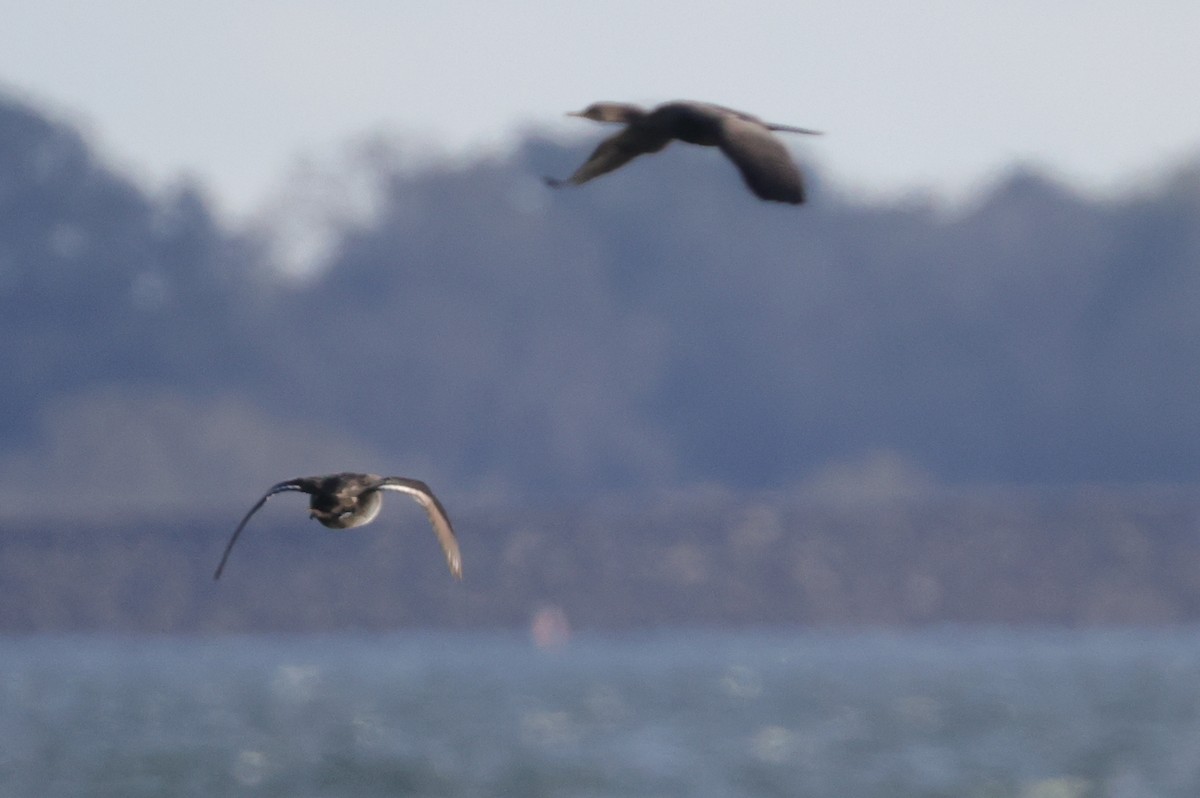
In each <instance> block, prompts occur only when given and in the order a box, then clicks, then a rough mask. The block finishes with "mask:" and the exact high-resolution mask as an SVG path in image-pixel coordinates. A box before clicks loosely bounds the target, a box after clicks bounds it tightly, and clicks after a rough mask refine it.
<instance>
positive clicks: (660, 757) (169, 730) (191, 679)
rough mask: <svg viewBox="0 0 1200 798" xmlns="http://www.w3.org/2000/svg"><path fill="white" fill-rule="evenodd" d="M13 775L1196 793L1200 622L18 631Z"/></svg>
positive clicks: (48, 783)
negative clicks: (125, 633)
mask: <svg viewBox="0 0 1200 798" xmlns="http://www.w3.org/2000/svg"><path fill="white" fill-rule="evenodd" d="M0 785H2V789H0V794H3V795H4V796H38V797H39V798H47V797H49V796H84V795H86V796H121V798H135V797H136V796H218V795H248V796H289V798H297V797H299V798H303V797H305V796H377V795H379V796H382V795H388V796H394V795H421V796H522V797H525V796H531V797H535V796H587V797H588V798H601V797H602V796H623V797H628V796H700V797H701V798H703V797H704V796H829V797H830V798H834V797H836V798H885V797H886V798H909V797H910V796H911V797H913V798H915V797H916V796H921V798H933V797H935V796H946V798H1006V797H1007V796H1013V797H1014V798H1098V797H1100V796H1104V797H1105V798H1142V797H1143V796H1146V797H1153V798H1158V797H1159V796H1180V797H1181V798H1183V797H1184V796H1186V798H1195V796H1197V795H1200V634H1197V632H1196V630H1192V629H1181V630H1172V631H1154V632H1150V631H1121V632H1050V631H1041V632H1011V631H999V630H943V631H940V632H922V633H902V634H901V633H886V632H870V633H815V632H796V633H782V632H779V633H761V634H760V633H730V634H718V633H682V632H679V633H672V634H657V635H652V636H634V637H621V638H603V637H589V636H581V635H576V636H575V637H574V638H572V639H571V640H570V642H569V643H568V644H566V645H565V646H564V647H562V648H561V649H558V650H553V651H545V650H539V649H537V648H536V647H535V646H533V645H532V644H531V643H530V642H529V640H528V638H526V637H524V636H519V635H511V636H505V635H489V634H440V633H439V634H432V633H429V634H424V633H423V634H404V635H393V636H383V637H350V636H347V637H297V638H286V639H276V638H207V639H189V638H132V639H128V638H115V637H33V638H0Z"/></svg>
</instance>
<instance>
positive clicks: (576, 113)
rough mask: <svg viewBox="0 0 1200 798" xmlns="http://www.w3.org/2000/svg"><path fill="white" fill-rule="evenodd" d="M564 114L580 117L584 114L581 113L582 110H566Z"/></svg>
mask: <svg viewBox="0 0 1200 798" xmlns="http://www.w3.org/2000/svg"><path fill="white" fill-rule="evenodd" d="M566 115H567V116H579V117H582V116H583V115H584V114H583V111H567V113H566Z"/></svg>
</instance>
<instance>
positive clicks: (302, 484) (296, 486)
mask: <svg viewBox="0 0 1200 798" xmlns="http://www.w3.org/2000/svg"><path fill="white" fill-rule="evenodd" d="M313 487H314V485H313V480H312V478H310V477H298V478H296V479H289V480H288V481H287V482H280V483H279V484H278V485H274V486H272V487H271V489H270V490H268V491H267V492H266V493H265V494H264V495H263V497H262V498H261V499H259V500H258V502H257V503H255V505H254V506H253V507H251V508H250V512H248V513H246V515H245V517H244V518H242V522H241V523H240V524H238V525H237V529H235V530H233V536H232V537H230V538H229V542H228V543H226V544H225V553H224V554H222V555H221V562H220V564H219V565H218V566H217V570H216V572H215V573H213V579H214V580H216V579H220V578H221V572H222V571H224V570H225V561H226V560H228V559H229V552H231V551H233V544H234V543H237V539H238V535H240V534H242V529H243V527H245V526H246V522H247V521H249V520H250V516H252V515H254V514H255V513H257V512H258V510H259V508H260V507H262V506H263V505H264V504H266V503H267V499H269V498H271V497H272V496H274V495H275V494H276V493H283V492H284V491H287V490H299V491H304V492H305V493H312V491H313Z"/></svg>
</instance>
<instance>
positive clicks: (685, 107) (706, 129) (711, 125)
mask: <svg viewBox="0 0 1200 798" xmlns="http://www.w3.org/2000/svg"><path fill="white" fill-rule="evenodd" d="M635 124H637V123H635ZM640 124H643V125H645V126H646V127H648V128H650V129H652V130H656V131H663V133H664V134H665V135H666V139H667V142H670V140H671V139H673V138H674V139H679V140H680V141H683V142H687V143H688V144H699V145H700V146H701V147H716V146H719V145H720V143H721V125H720V121H719V119H718V118H716V117H714V116H713V115H712V114H708V113H703V112H701V110H700V108H698V107H697V105H696V104H694V103H666V104H665V105H660V106H658V107H657V108H655V109H654V110H653V111H651V112H650V113H648V114H646V116H645V117H643V119H642V121H641V123H640ZM664 146H666V145H665V144H664Z"/></svg>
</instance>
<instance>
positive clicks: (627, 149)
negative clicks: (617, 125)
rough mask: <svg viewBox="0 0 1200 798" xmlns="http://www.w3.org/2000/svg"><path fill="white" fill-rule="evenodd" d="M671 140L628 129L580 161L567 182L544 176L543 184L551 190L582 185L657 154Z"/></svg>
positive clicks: (615, 135) (610, 137) (607, 139)
mask: <svg viewBox="0 0 1200 798" xmlns="http://www.w3.org/2000/svg"><path fill="white" fill-rule="evenodd" d="M670 141H671V139H670V138H664V137H662V136H658V135H648V134H647V133H646V132H645V131H642V130H640V129H638V128H634V127H627V128H625V129H624V130H622V131H621V132H619V133H614V134H613V135H611V136H609V137H608V138H606V139H605V140H604V141H602V142H600V144H599V145H598V146H597V147H596V149H595V150H593V151H592V154H591V155H590V156H589V157H588V159H587V160H586V161H584V162H583V166H580V167H579V168H578V169H576V170H575V174H573V175H571V176H570V177H568V178H567V179H566V180H556V179H555V178H552V177H547V178H546V183H547V185H550V186H552V187H554V188H559V187H560V186H568V185H569V186H579V185H582V184H584V183H586V182H587V181H589V180H591V179H593V178H596V177H599V176H600V175H604V174H608V173H609V172H611V171H613V170H614V169H619V168H620V167H622V166H624V165H625V164H627V163H629V162H630V161H632V160H633V159H634V158H636V157H638V156H639V155H644V154H646V153H650V152H658V151H659V150H661V149H662V148H663V147H665V146H667V144H668V143H670Z"/></svg>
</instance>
